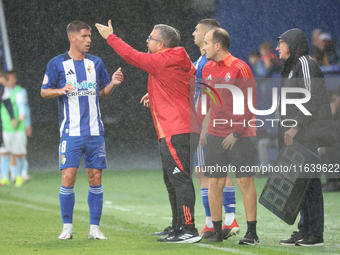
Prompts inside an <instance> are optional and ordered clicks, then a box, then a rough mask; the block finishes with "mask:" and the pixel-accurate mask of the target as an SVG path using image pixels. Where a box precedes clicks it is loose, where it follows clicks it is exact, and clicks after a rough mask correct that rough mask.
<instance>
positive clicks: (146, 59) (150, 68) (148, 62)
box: [106, 34, 161, 74]
mask: <svg viewBox="0 0 340 255" xmlns="http://www.w3.org/2000/svg"><path fill="white" fill-rule="evenodd" d="M106 41H107V43H108V44H109V45H110V46H111V47H112V48H113V49H114V51H115V52H116V53H117V54H118V55H119V56H121V57H122V58H123V59H124V60H125V61H126V62H127V63H129V64H131V65H133V66H135V67H137V68H139V69H142V70H144V71H146V72H148V73H152V74H157V73H158V72H159V70H160V68H159V65H160V63H161V59H160V58H161V56H160V55H159V54H149V53H144V52H139V51H138V50H135V49H134V48H132V47H131V46H130V45H128V44H127V43H125V42H124V41H123V40H122V39H120V38H118V37H117V36H116V35H115V34H111V35H109V36H108V37H107V39H106Z"/></svg>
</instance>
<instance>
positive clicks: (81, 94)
mask: <svg viewBox="0 0 340 255" xmlns="http://www.w3.org/2000/svg"><path fill="white" fill-rule="evenodd" d="M95 95H97V91H95V90H81V91H69V92H67V96H68V97H84V96H95Z"/></svg>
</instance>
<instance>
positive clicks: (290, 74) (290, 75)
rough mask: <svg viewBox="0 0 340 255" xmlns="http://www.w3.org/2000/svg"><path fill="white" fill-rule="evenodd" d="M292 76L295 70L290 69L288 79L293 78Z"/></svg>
mask: <svg viewBox="0 0 340 255" xmlns="http://www.w3.org/2000/svg"><path fill="white" fill-rule="evenodd" d="M292 76H293V70H292V71H290V73H289V75H288V79H290V78H292Z"/></svg>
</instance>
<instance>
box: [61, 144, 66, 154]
mask: <svg viewBox="0 0 340 255" xmlns="http://www.w3.org/2000/svg"><path fill="white" fill-rule="evenodd" d="M65 151H66V141H63V142H62V143H61V153H64V152H65Z"/></svg>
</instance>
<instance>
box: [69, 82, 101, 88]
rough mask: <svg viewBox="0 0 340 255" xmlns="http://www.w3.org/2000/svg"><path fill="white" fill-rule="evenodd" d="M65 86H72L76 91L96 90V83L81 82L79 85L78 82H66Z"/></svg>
mask: <svg viewBox="0 0 340 255" xmlns="http://www.w3.org/2000/svg"><path fill="white" fill-rule="evenodd" d="M66 86H72V87H75V88H76V89H96V88H97V83H96V82H95V83H91V82H89V83H87V81H82V82H81V83H78V82H73V83H72V82H68V83H66Z"/></svg>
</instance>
